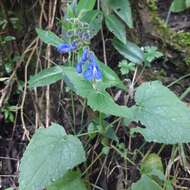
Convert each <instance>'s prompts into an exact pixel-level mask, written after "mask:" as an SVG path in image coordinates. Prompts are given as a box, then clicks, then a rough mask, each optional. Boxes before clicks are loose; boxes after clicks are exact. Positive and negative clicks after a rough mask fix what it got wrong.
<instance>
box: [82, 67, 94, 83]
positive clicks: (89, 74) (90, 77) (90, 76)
mask: <svg viewBox="0 0 190 190" xmlns="http://www.w3.org/2000/svg"><path fill="white" fill-rule="evenodd" d="M83 76H84V78H85V79H86V80H93V79H94V77H93V70H92V69H90V68H89V67H88V69H87V70H86V71H85V72H84V73H83Z"/></svg>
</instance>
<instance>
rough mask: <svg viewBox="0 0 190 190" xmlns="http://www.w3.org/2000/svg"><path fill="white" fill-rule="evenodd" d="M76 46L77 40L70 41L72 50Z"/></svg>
mask: <svg viewBox="0 0 190 190" xmlns="http://www.w3.org/2000/svg"><path fill="white" fill-rule="evenodd" d="M77 46H78V43H77V41H73V42H72V43H71V50H72V51H73V50H76V49H77Z"/></svg>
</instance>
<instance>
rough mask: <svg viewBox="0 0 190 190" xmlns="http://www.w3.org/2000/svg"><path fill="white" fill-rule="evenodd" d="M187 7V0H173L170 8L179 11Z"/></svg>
mask: <svg viewBox="0 0 190 190" xmlns="http://www.w3.org/2000/svg"><path fill="white" fill-rule="evenodd" d="M186 8H187V7H186V0H173V2H172V4H171V7H170V10H171V11H172V12H176V13H177V12H181V11H184V10H185V9H186Z"/></svg>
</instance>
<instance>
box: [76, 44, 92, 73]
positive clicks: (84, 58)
mask: <svg viewBox="0 0 190 190" xmlns="http://www.w3.org/2000/svg"><path fill="white" fill-rule="evenodd" d="M88 53H89V52H88V48H87V47H86V48H84V49H83V53H82V57H81V59H80V62H79V63H78V64H77V65H76V71H77V73H82V65H83V64H84V63H85V62H86V61H87V60H88Z"/></svg>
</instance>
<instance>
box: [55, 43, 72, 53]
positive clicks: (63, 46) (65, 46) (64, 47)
mask: <svg viewBox="0 0 190 190" xmlns="http://www.w3.org/2000/svg"><path fill="white" fill-rule="evenodd" d="M57 51H58V52H59V53H68V52H70V51H71V45H70V44H59V45H58V46H57Z"/></svg>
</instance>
